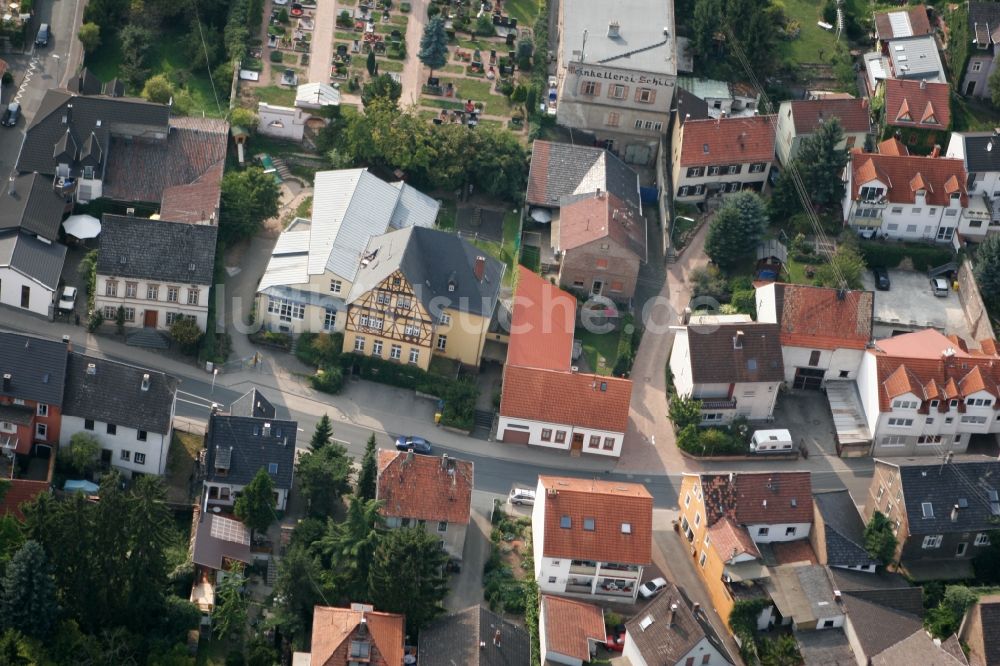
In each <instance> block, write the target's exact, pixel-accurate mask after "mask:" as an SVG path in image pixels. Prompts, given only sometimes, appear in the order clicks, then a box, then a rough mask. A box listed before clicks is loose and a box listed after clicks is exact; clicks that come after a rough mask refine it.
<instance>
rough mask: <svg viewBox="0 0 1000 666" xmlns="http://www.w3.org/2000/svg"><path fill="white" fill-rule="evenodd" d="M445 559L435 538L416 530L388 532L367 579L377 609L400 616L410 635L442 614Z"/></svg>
mask: <svg viewBox="0 0 1000 666" xmlns="http://www.w3.org/2000/svg"><path fill="white" fill-rule="evenodd" d="M447 561H448V555H447V554H446V553H445V552H444V549H442V548H441V546H440V545H439V544H438V539H437V537H436V536H434V535H432V534H430V533H428V532H426V531H425V530H423V529H419V528H406V529H397V530H391V531H389V532H388V533H386V534H385V535H384V536H382V538H381V539H380V543H379V545H378V547H377V548H376V549H375V555H374V557H373V558H372V563H371V569H370V571H369V575H368V585H369V598H370V599H371V601H372V603H373V604H374V605H375V607H376V608H379V609H380V610H384V611H388V612H391V613H403V614H404V615H405V616H406V627H407V631H408V632H409V633H410V635H413V636H415V635H416V634H417V632H419V630H420V629H421V628H422V627H424V626H425V625H426V624H427V623H428V622H430V621H431V620H433V619H434V618H435V617H437V616H438V615H440V614H441V613H443V612H444V606H443V604H442V602H443V601H444V598H445V595H447V594H448V578H447V576H446V575H445V573H444V565H445V563H446V562H447Z"/></svg>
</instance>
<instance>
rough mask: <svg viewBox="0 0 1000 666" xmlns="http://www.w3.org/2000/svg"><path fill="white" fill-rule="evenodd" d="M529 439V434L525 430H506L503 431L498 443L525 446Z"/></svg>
mask: <svg viewBox="0 0 1000 666" xmlns="http://www.w3.org/2000/svg"><path fill="white" fill-rule="evenodd" d="M530 437H531V433H530V432H528V431H527V430H511V429H509V428H508V429H507V430H504V431H503V437H501V438H500V441H501V442H507V443H508V444H527V443H528V439H529V438H530Z"/></svg>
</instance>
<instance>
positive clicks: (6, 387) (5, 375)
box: [3, 372, 11, 393]
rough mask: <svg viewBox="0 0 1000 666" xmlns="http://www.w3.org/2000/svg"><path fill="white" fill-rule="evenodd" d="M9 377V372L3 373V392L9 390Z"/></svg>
mask: <svg viewBox="0 0 1000 666" xmlns="http://www.w3.org/2000/svg"><path fill="white" fill-rule="evenodd" d="M10 379H11V377H10V373H9V372H5V373H3V390H4V393H6V392H8V391H10Z"/></svg>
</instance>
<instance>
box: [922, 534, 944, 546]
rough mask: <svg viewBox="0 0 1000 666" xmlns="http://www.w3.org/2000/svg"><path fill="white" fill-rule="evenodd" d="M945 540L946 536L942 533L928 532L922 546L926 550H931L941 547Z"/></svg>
mask: <svg viewBox="0 0 1000 666" xmlns="http://www.w3.org/2000/svg"><path fill="white" fill-rule="evenodd" d="M943 540H944V537H943V536H942V535H940V534H928V535H927V536H925V537H924V541H923V543H922V544H921V546H920V547H921V548H923V549H925V550H929V549H931V548H940V547H941V542H942V541H943Z"/></svg>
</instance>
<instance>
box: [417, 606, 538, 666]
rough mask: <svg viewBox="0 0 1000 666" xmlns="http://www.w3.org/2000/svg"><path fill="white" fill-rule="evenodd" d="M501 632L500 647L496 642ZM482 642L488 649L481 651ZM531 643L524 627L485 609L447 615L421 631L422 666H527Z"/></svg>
mask: <svg viewBox="0 0 1000 666" xmlns="http://www.w3.org/2000/svg"><path fill="white" fill-rule="evenodd" d="M497 628H499V629H500V647H497V646H496V645H495V644H494V643H493V637H494V635H495V634H496V630H497ZM480 642H483V643H486V647H483V648H480V647H479V644H480ZM530 663H531V641H530V639H529V638H528V633H527V632H526V631H525V630H524V629H522V628H521V627H519V626H517V625H516V624H513V623H512V622H508V621H506V620H504V619H502V618H501V617H500V616H499V615H497V614H496V613H494V612H493V611H491V610H490V609H488V608H486V607H485V606H472V607H471V608H467V609H465V610H463V611H459V612H457V613H452V614H450V615H445V616H444V617H442V618H440V619H438V620H435V621H434V622H433V623H431V625H430V626H428V627H425V628H424V629H422V630H421V632H420V666H456V664H461V665H462V666H528V665H529V664H530Z"/></svg>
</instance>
